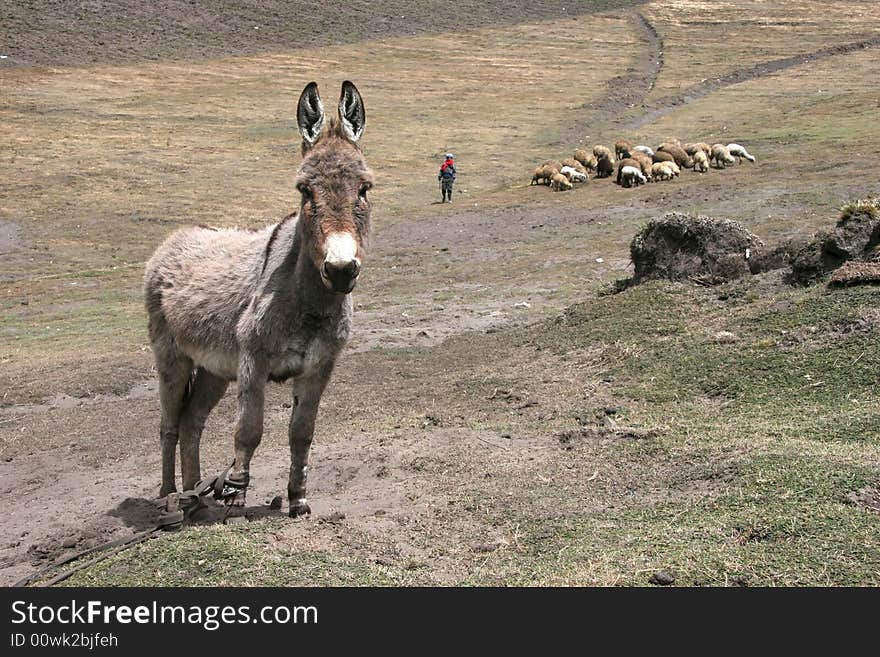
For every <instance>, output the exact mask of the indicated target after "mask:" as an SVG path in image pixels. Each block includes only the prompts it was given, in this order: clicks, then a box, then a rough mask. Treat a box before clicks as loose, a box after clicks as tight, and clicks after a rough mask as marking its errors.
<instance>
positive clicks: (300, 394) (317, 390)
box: [287, 361, 333, 518]
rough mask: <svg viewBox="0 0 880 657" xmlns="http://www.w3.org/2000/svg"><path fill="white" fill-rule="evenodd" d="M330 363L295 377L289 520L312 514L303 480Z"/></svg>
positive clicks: (288, 489)
mask: <svg viewBox="0 0 880 657" xmlns="http://www.w3.org/2000/svg"><path fill="white" fill-rule="evenodd" d="M332 371H333V362H332V361H331V362H329V363H327V364H325V365H324V366H322V367H321V368H320V369H319V370H318V371H317V372H315V373H314V374H312V375H310V376H307V377H300V378H297V379H296V381H295V382H294V384H293V412H292V413H291V415H290V427H289V429H288V437H289V439H290V479H289V480H288V483H287V499H288V502H289V503H290V510H289V512H288V513H289V515H290V517H291V518H296V517H297V516H301V515H305V514H307V513H311V512H312V510H311V509H310V508H309V504H308V501H307V500H306V479H307V477H308V471H309V449H310V448H311V446H312V435H313V434H314V433H315V418H316V417H317V415H318V405H319V404H320V403H321V395H322V394H323V393H324V388H325V387H327V382H328V381H329V380H330V374H331V372H332Z"/></svg>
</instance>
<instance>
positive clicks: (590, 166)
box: [574, 148, 598, 171]
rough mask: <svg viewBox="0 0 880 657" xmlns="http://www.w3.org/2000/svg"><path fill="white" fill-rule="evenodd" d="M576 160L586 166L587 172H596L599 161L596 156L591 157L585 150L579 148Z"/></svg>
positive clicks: (575, 154) (575, 155)
mask: <svg viewBox="0 0 880 657" xmlns="http://www.w3.org/2000/svg"><path fill="white" fill-rule="evenodd" d="M574 159H575V160H577V161H578V162H580V163H581V164H582V165H584V168H585V169H586V170H587V171H595V170H596V165H597V164H598V160H597V158H596V156H595V155H590V154H589V153H588V152H587V151H585V150H584V149H583V148H578V149H577V150H576V151H575V152H574Z"/></svg>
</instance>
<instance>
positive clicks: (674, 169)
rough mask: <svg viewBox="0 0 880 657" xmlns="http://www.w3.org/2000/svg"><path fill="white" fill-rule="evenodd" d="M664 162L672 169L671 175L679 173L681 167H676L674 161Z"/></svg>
mask: <svg viewBox="0 0 880 657" xmlns="http://www.w3.org/2000/svg"><path fill="white" fill-rule="evenodd" d="M664 164H668V165H669V168H670V169H672V175H674V176H677V175H679V174H680V173H681V169H679V168H678V165H677V164H676V163H675V162H664Z"/></svg>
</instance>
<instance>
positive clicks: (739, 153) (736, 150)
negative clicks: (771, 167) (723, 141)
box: [727, 144, 755, 164]
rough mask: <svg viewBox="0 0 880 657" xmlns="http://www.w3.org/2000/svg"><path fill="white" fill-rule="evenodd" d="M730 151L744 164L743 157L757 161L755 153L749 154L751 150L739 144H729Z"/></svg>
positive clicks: (750, 160)
mask: <svg viewBox="0 0 880 657" xmlns="http://www.w3.org/2000/svg"><path fill="white" fill-rule="evenodd" d="M727 150H728V152H729V153H730V154H731V155H733V157H735V158H736V159H737V160H738V161H739V163H740V164H742V159H743V158H746V159H747V160H748V161H749V162H754V161H755V156H754V155H749V152H748V151H747V150H746V149H745V148H744V147H742V146H740V145H739V144H728V145H727Z"/></svg>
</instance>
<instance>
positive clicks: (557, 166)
mask: <svg viewBox="0 0 880 657" xmlns="http://www.w3.org/2000/svg"><path fill="white" fill-rule="evenodd" d="M541 166H542V167H552V168H554V169H556V170H557V171H559V170H560V169H561V168H562V162H560V161H559V160H544V161H543V162H541Z"/></svg>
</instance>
